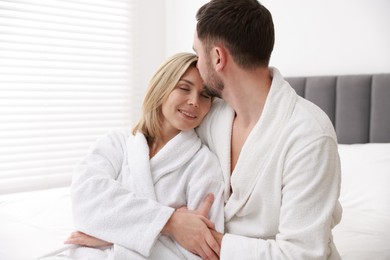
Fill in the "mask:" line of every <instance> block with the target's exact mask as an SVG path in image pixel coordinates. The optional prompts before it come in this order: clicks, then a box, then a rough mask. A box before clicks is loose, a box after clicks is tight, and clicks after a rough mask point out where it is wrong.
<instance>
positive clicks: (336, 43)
mask: <svg viewBox="0 0 390 260" xmlns="http://www.w3.org/2000/svg"><path fill="white" fill-rule="evenodd" d="M206 2H208V1H206V0H192V1H183V0H166V12H167V13H166V49H165V57H168V56H170V55H171V54H173V53H175V52H178V51H192V38H193V33H194V30H195V23H196V21H195V14H196V11H197V10H198V8H199V7H200V6H201V5H202V4H204V3H206ZM262 3H263V4H264V5H265V6H266V7H267V8H268V9H269V10H270V11H271V13H272V15H273V18H274V24H275V30H276V43H275V48H274V52H273V55H272V58H271V65H272V66H276V67H278V68H279V69H280V70H281V72H282V73H283V74H284V75H285V76H302V75H331V74H357V73H383V72H387V73H389V72H390V27H389V25H390V15H389V14H390V1H388V0H318V1H312V0H262Z"/></svg>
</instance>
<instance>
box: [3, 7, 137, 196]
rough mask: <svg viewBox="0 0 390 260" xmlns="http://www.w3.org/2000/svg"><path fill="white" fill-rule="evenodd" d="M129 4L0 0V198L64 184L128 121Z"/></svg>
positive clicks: (129, 110)
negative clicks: (91, 149)
mask: <svg viewBox="0 0 390 260" xmlns="http://www.w3.org/2000/svg"><path fill="white" fill-rule="evenodd" d="M132 10H133V9H132V4H131V1H126V0H123V1H120V0H8V1H5V0H0V194H1V193H8V192H17V191H27V190H32V189H42V188H49V187H58V186H66V185H69V183H70V180H71V174H72V169H73V167H74V165H75V164H76V163H77V162H78V161H79V160H80V159H82V158H83V156H84V155H85V154H86V153H87V151H88V149H89V147H90V145H92V144H93V143H94V141H95V140H96V138H97V137H99V136H101V135H103V134H104V133H106V132H107V131H109V130H113V129H118V128H126V127H129V124H130V122H131V121H132V120H133V119H132V114H131V108H132V105H131V102H130V100H132V99H133V98H132V97H131V95H132V89H131V85H132V72H133V70H132V60H133V59H132V53H131V50H132V48H131V44H132V37H131V27H132V26H131V12H132Z"/></svg>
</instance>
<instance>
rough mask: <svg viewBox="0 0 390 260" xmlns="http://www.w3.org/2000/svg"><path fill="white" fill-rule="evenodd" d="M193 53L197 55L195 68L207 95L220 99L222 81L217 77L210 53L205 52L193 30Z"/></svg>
mask: <svg viewBox="0 0 390 260" xmlns="http://www.w3.org/2000/svg"><path fill="white" fill-rule="evenodd" d="M193 48H194V51H195V52H196V54H197V55H198V62H197V67H198V70H199V73H200V76H201V77H202V79H203V82H204V84H205V88H206V91H207V93H208V94H209V95H210V96H214V97H219V98H221V97H222V90H223V88H224V85H223V82H222V80H221V79H220V78H219V76H218V75H217V73H216V71H215V69H214V67H213V65H212V61H211V57H210V53H209V52H206V48H205V46H204V44H203V43H202V42H201V40H200V39H199V38H198V33H197V32H196V30H195V35H194V44H193Z"/></svg>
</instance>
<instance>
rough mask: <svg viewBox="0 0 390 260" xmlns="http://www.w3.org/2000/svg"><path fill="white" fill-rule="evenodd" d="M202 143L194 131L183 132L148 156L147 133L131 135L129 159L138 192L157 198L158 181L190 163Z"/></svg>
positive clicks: (134, 188) (140, 194) (134, 187)
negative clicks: (151, 156)
mask: <svg viewBox="0 0 390 260" xmlns="http://www.w3.org/2000/svg"><path fill="white" fill-rule="evenodd" d="M200 147H201V141H200V139H199V138H198V136H197V135H196V133H195V131H193V130H191V131H188V132H180V133H179V134H178V135H176V136H175V137H174V138H172V139H171V140H170V141H169V142H168V143H167V144H166V145H165V146H164V147H163V148H162V149H161V150H160V151H159V152H158V153H157V154H156V155H155V156H154V157H153V158H152V159H149V146H148V144H147V142H146V139H145V137H144V135H143V134H141V133H137V134H136V135H135V136H133V135H131V136H130V137H129V139H128V146H127V149H128V162H129V169H130V174H131V175H132V179H133V181H134V182H133V183H134V185H133V190H134V192H135V193H136V195H137V196H140V197H146V198H150V199H153V200H157V199H156V193H155V190H154V185H155V184H156V182H158V180H159V179H160V178H161V177H163V176H164V175H166V174H169V173H171V172H173V171H175V170H176V169H178V168H180V167H181V166H183V165H184V164H185V163H187V162H188V161H189V160H190V159H191V158H192V157H193V156H194V155H195V153H196V152H197V151H198V150H199V149H200Z"/></svg>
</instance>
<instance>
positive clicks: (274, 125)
mask: <svg viewBox="0 0 390 260" xmlns="http://www.w3.org/2000/svg"><path fill="white" fill-rule="evenodd" d="M197 20H198V23H197V28H196V32H195V36H194V45H193V47H194V50H195V52H196V53H197V54H198V56H199V60H198V69H199V71H200V74H201V76H202V78H203V80H204V83H205V84H206V85H207V86H208V89H209V92H210V94H212V95H214V96H217V97H220V98H222V99H223V100H218V99H217V100H216V101H215V103H214V105H213V108H212V111H210V113H209V114H208V116H207V117H206V118H205V120H204V121H203V123H202V125H201V126H200V127H199V129H198V133H199V135H200V136H201V138H202V140H203V141H204V142H205V143H206V144H207V145H208V146H209V147H210V149H211V150H212V151H213V152H214V153H215V154H216V155H217V156H218V158H219V160H220V164H221V166H222V169H223V171H224V176H225V182H226V187H225V232H226V233H225V234H220V233H218V232H216V231H214V230H213V229H212V226H211V225H210V224H209V223H207V222H206V221H202V218H201V217H199V214H198V215H196V214H193V213H196V212H192V213H191V212H188V211H187V212H186V211H185V210H183V211H178V212H175V213H174V214H173V215H172V217H171V218H170V220H169V221H168V223H167V224H166V226H165V227H164V229H163V231H162V232H163V233H166V234H170V235H171V236H172V237H173V238H174V239H175V240H176V241H177V242H179V243H180V244H181V245H182V246H184V247H185V248H187V249H188V250H190V251H192V252H194V253H196V254H198V255H200V256H201V257H202V258H205V259H217V258H218V257H220V258H221V259H340V256H339V254H338V252H337V249H336V248H335V246H334V243H333V239H332V233H331V230H332V228H333V227H334V226H335V225H336V224H337V223H339V221H340V219H341V206H340V204H339V202H338V197H339V192H340V162H339V157H338V153H337V139H336V135H335V133H334V129H333V126H332V124H331V122H330V120H329V119H328V118H327V116H326V115H325V113H324V112H323V111H321V110H320V109H319V108H318V107H317V106H315V105H314V104H312V103H310V102H308V101H307V100H304V99H302V98H300V97H298V96H297V94H296V93H295V91H294V90H293V89H292V88H291V86H290V85H289V84H288V83H287V82H286V81H285V80H284V79H283V77H282V76H281V74H280V72H279V71H278V70H277V69H276V68H271V67H269V60H270V56H271V53H272V50H273V45H274V26H273V21H272V16H271V14H270V12H269V11H268V10H267V9H266V8H265V7H264V6H262V5H261V4H260V3H259V2H257V1H256V0H211V1H210V2H209V3H207V4H205V5H204V6H202V7H201V8H200V9H199V11H198V13H197ZM206 201H207V203H208V204H210V203H212V200H210V199H208V200H206ZM207 203H206V204H207ZM205 208H207V207H203V209H202V212H203V213H202V214H203V216H205V215H206V214H207V210H205ZM198 213H199V212H198Z"/></svg>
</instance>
